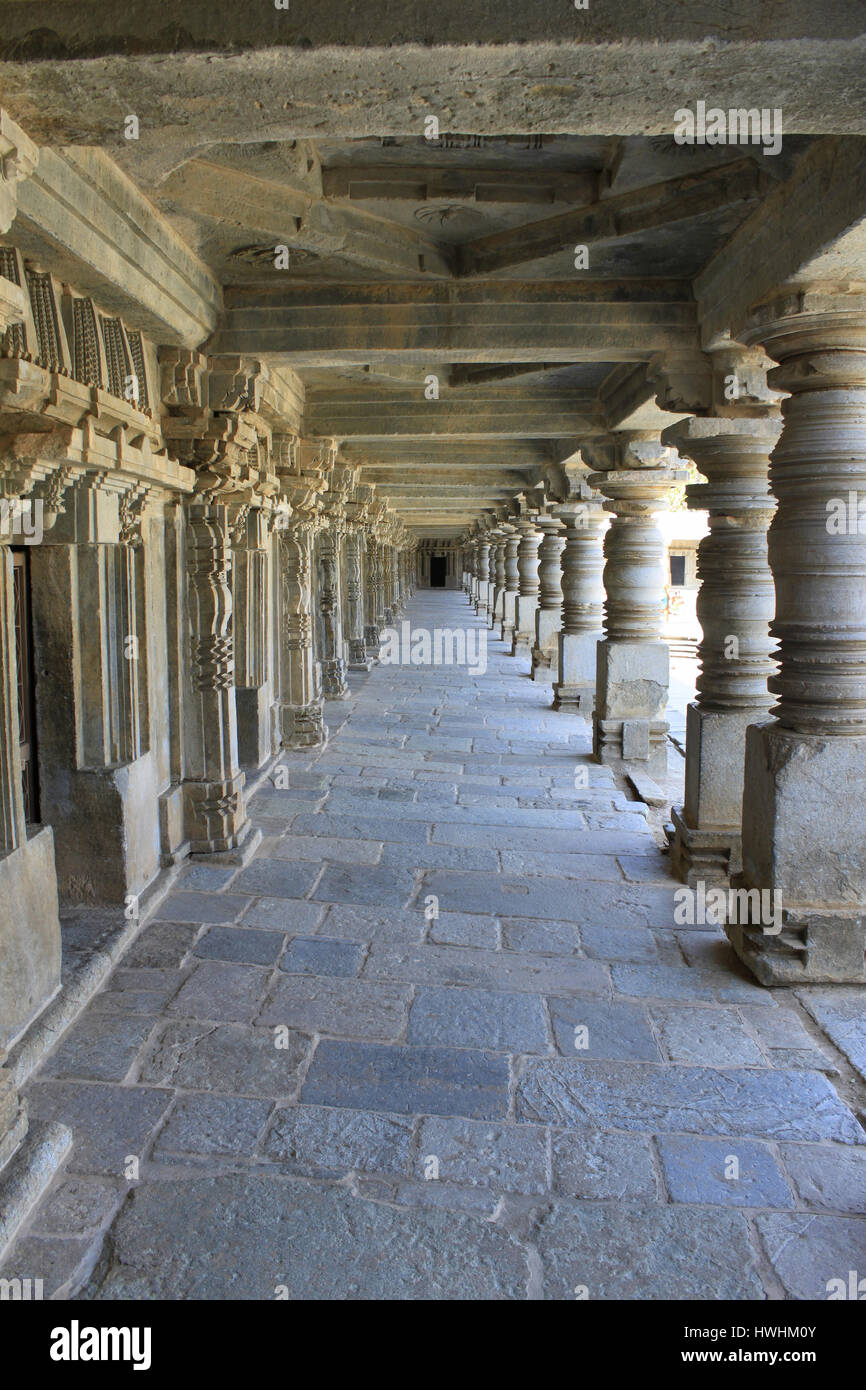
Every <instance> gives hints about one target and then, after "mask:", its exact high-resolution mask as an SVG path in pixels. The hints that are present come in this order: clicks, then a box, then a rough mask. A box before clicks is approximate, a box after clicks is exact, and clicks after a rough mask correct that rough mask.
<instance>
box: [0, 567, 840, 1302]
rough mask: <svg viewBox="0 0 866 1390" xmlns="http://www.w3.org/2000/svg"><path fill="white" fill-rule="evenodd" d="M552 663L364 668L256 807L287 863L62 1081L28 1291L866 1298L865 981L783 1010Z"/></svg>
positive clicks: (208, 928)
mask: <svg viewBox="0 0 866 1390" xmlns="http://www.w3.org/2000/svg"><path fill="white" fill-rule="evenodd" d="M412 615H413V619H414V621H415V622H416V623H417V622H421V623H425V622H426V623H430V624H434V625H435V624H437V623H441V624H442V625H444V626H450V627H452V628H454V627H460V626H472V627H478V626H481V625H482V624H481V621H480V620H479V619H477V618H476V617H475V615H474V614H473V613H472V610H471V608H470V607H469V606H468V605H467V604H466V602H465V599H464V598H463V597H462V596H461V595H455V594H449V593H443V594H437V595H428V596H419V597H418V598H417V599H416V600H415V601H414V604H413V609H412ZM527 668H528V663H526V662H522V663H521V662H520V661H517V662H515V661H514V660H513V659H512V658H511V657H510V655H508V654H507V652H506V649H505V648H504V646H503V645H502V644H501V643H500V642H498V641H497V640H496V638H495V636H494V635H493V634H491V635H490V640H489V643H488V670H487V673H486V674H485V675H484V676H483V677H481V676H478V677H469V676H468V674H467V673H466V671H464V670H461V669H459V668H441V669H440V668H433V667H430V668H427V669H426V670H421V669H419V668H408V667H407V668H401V667H391V666H379V667H376V668H374V670H373V671H372V672H371V673H370V675H369V676H366V677H364V676H362V677H355V676H354V675H353V677H352V681H351V686H352V698H351V699H350V700H349V701H347V702H345V704H340V705H339V706H334V705H327V706H326V711H325V713H326V720H327V723H328V725H329V727H330V731H331V737H330V742H329V745H328V747H327V749H326V750H325V751H324V752H323V751H321V750H305V751H304V752H299V753H289V754H286V756H285V757H284V759H283V760H282V768H281V769H280V779H282V778H285V777H286V775H287V778H288V785H287V787H285V788H280V787H278V786H277V785H275V782H276V781H278V780H280V779H278V778H277V776H276V773H275V772H274V773H272V774H271V777H270V780H268V781H266V782H265V784H264V786H263V787H262V789H261V790H260V791H259V793H258V794H257V795H256V796H255V797H254V798H253V799H252V802H251V807H250V809H251V815H252V817H253V819H254V820H255V822H256V823H257V824H259V825H261V826H262V827H263V829H264V831H265V838H264V839H263V841H262V843H261V844H260V845H259V847H258V850H257V853H256V855H255V856H254V858H253V860H252V861H251V862H250V863H249V864H247V865H245V866H241V867H233V866H229V865H219V866H213V865H207V864H201V863H196V864H194V865H188V866H186V867H185V868H184V869H182V870H181V872H180V874H179V875H178V876H177V879H176V881H175V883H174V884H173V887H172V891H171V892H170V893H169V895H168V896H167V898H166V899H165V900H164V901H163V902H162V904H161V906H160V909H159V918H158V919H157V920H154V921H152V922H149V923H148V924H147V925H146V926H145V927H144V928H143V930H142V931H141V933H140V935H139V936H138V938H137V939H136V941H135V942H134V943H133V945H132V946H131V947H130V949H129V950H128V952H127V954H126V956H125V958H124V959H123V960H122V961H121V963H120V965H119V966H118V968H116V969H115V971H114V974H113V975H112V977H111V978H110V979H109V980H108V981H107V983H106V986H105V988H104V989H103V990H101V991H100V993H99V994H98V995H97V996H96V997H95V998H94V999H93V1001H92V1002H91V1004H90V1006H89V1007H88V1009H87V1010H86V1011H85V1012H84V1014H83V1015H82V1016H81V1018H80V1019H79V1020H78V1021H77V1022H76V1023H75V1024H74V1025H73V1026H72V1027H71V1028H69V1029H68V1030H67V1032H66V1033H65V1034H64V1035H63V1036H62V1037H61V1038H58V1040H57V1045H56V1046H55V1048H54V1051H53V1052H52V1053H51V1054H50V1056H49V1058H48V1060H47V1061H46V1063H45V1065H44V1066H43V1068H42V1071H41V1072H40V1073H38V1074H37V1075H36V1076H35V1077H34V1078H33V1079H32V1080H31V1082H30V1084H29V1085H28V1086H27V1087H26V1094H27V1099H28V1103H29V1105H30V1109H31V1113H32V1115H33V1116H34V1118H35V1119H36V1120H37V1121H38V1120H40V1119H45V1120H48V1119H56V1120H59V1121H61V1122H64V1123H67V1124H69V1125H70V1126H71V1128H72V1130H73V1134H74V1141H75V1142H74V1147H73V1150H72V1155H71V1159H70V1163H69V1165H68V1168H67V1170H66V1171H65V1173H63V1174H62V1175H60V1177H59V1178H58V1180H57V1182H56V1183H55V1185H54V1188H53V1189H52V1190H51V1191H50V1192H49V1193H48V1194H47V1196H46V1198H45V1199H44V1200H43V1201H42V1202H41V1203H40V1204H39V1206H38V1207H37V1208H36V1210H35V1211H34V1213H33V1214H32V1217H31V1219H30V1221H29V1223H28V1225H27V1227H26V1229H25V1230H24V1232H23V1233H22V1236H21V1238H20V1239H19V1241H18V1243H17V1245H16V1246H15V1247H13V1250H12V1251H11V1252H10V1254H9V1256H8V1257H7V1259H6V1260H5V1262H4V1264H3V1266H2V1269H0V1273H2V1275H3V1276H5V1277H8V1276H9V1275H11V1274H14V1272H15V1270H16V1268H17V1269H18V1270H19V1272H20V1273H21V1274H22V1275H23V1274H30V1275H31V1276H32V1275H33V1274H34V1272H39V1273H41V1274H42V1275H43V1277H45V1279H46V1286H47V1288H48V1290H49V1294H50V1296H64V1297H65V1296H77V1297H82V1298H85V1299H93V1298H109V1299H124V1298H130V1297H143V1298H147V1299H151V1298H163V1297H165V1298H174V1299H177V1298H214V1299H226V1298H235V1297H237V1298H241V1299H248V1298H267V1299H269V1300H272V1299H274V1298H275V1297H277V1296H285V1295H287V1296H288V1297H291V1298H316V1299H337V1300H343V1299H345V1300H349V1299H374V1298H385V1299H402V1298H412V1299H416V1298H417V1299H420V1298H425V1299H427V1298H429V1299H446V1298H447V1299H473V1300H477V1299H488V1298H490V1299H497V1300H501V1299H505V1300H509V1301H510V1300H514V1299H521V1300H522V1299H525V1298H530V1299H539V1298H548V1299H567V1300H568V1301H569V1302H572V1301H574V1300H575V1298H576V1297H582V1293H581V1291H582V1290H585V1291H586V1295H587V1296H588V1297H589V1298H590V1299H599V1298H601V1299H619V1298H623V1299H630V1298H637V1299H662V1298H663V1299H672V1298H675V1299H680V1298H698V1299H707V1300H713V1301H714V1300H717V1299H720V1298H728V1297H730V1298H734V1299H743V1300H753V1299H763V1298H767V1297H769V1298H779V1297H787V1298H791V1299H802V1298H810V1297H821V1298H826V1297H828V1296H829V1294H828V1291H827V1285H828V1281H830V1280H832V1279H833V1278H834V1277H836V1276H837V1275H838V1276H839V1277H847V1275H848V1272H849V1271H850V1270H852V1269H860V1270H862V1271H864V1272H866V1169H864V1164H866V1129H864V1123H863V1120H864V1117H866V1087H864V1086H863V1084H862V1082H861V1077H863V1076H864V1075H866V1072H864V1068H866V1022H864V1020H866V1007H864V1003H863V998H864V991H860V990H855V989H852V990H835V989H820V990H815V989H811V990H802V991H795V992H786V991H782V990H774V991H768V990H765V989H763V988H762V987H761V986H759V985H758V984H757V983H756V982H755V981H754V980H753V979H752V977H751V976H750V975H748V973H747V972H745V971H744V970H743V968H742V967H741V965H740V964H739V963H738V962H737V960H736V958H735V957H734V955H733V953H732V952H731V949H730V947H729V945H728V943H727V941H726V939H725V938H724V936H723V935H722V934H721V933H720V932H719V931H718V929H717V928H715V927H711V926H710V927H705V928H693V929H692V928H682V927H675V924H674V921H673V912H672V905H673V888H674V885H673V884H672V882H671V880H670V878H669V877H668V875H669V862H668V859H667V857H666V856H665V855H664V854H663V853H662V852H661V850H660V847H659V845H658V844H657V843H656V838H655V832H654V831H653V828H652V825H651V824H650V823H649V821H648V819H647V816H646V814H645V812H646V808H645V807H643V806H642V804H640V803H637V802H634V801H631V800H630V799H629V797H628V796H627V795H626V794H625V792H624V791H623V790H622V787H621V785H620V783H622V779H621V778H620V779H619V780H618V779H617V778H616V777H615V776H614V772H613V770H612V769H611V768H610V767H600V766H598V765H596V764H594V763H593V762H592V761H591V757H590V752H591V750H590V742H591V739H590V731H589V729H588V726H587V725H586V724H585V723H584V721H583V720H581V719H579V718H578V717H577V716H572V715H568V714H565V713H557V712H554V711H552V710H551V709H550V707H549V706H550V701H551V692H550V687H549V686H545V685H542V684H539V683H535V682H532V681H529V680H527V679H526V671H527ZM577 767H580V768H586V769H587V771H588V780H589V785H588V786H587V787H582V786H580V787H576V786H575V784H574V775H575V769H576V768H577ZM623 785H624V784H623ZM80 915H81V914H79V916H80ZM94 920H96V918H94ZM93 930H94V928H93V927H88V926H87V924H86V923H83V924H82V923H81V922H79V921H78V919H75V920H73V919H71V918H70V920H69V923H68V927H66V926H65V927H64V932H65V933H66V937H67V939H66V943H65V945H66V948H67V954H70V953H71V954H72V955H74V954H75V951H76V950H78V949H79V947H82V948H83V946H84V945H86V943H87V941H88V940H89V937H88V931H89V932H90V936H92V935H93ZM858 1116H859V1117H860V1118H858ZM732 1161H735V1164H734V1166H733V1167H732ZM130 1164H131V1166H130ZM25 1265H27V1268H26V1269H25V1268H24V1266H25ZM36 1265H38V1266H39V1269H38V1271H36V1270H35V1268H31V1267H30V1266H36ZM278 1290H279V1291H281V1292H280V1293H278V1292H276V1291H278Z"/></svg>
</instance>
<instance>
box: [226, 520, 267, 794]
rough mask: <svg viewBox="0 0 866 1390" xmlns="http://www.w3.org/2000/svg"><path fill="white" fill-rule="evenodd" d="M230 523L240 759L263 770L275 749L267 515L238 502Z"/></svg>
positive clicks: (243, 765) (243, 764) (246, 765)
mask: <svg viewBox="0 0 866 1390" xmlns="http://www.w3.org/2000/svg"><path fill="white" fill-rule="evenodd" d="M229 526H230V532H231V539H232V609H233V612H232V622H233V627H234V654H235V703H236V709H237V722H238V758H239V760H240V764H241V766H242V767H247V768H258V767H261V766H262V764H263V763H264V762H266V761H267V759H268V758H269V757H270V756H271V753H272V751H273V750H272V744H271V718H270V705H271V692H270V689H269V685H268V618H269V614H270V602H271V595H270V586H269V574H268V547H269V545H270V536H269V530H268V518H267V515H266V514H265V513H264V512H263V511H262V510H261V509H260V508H253V509H251V508H249V507H248V506H246V505H245V504H243V505H241V506H239V507H238V506H233V507H231V508H230V511H229Z"/></svg>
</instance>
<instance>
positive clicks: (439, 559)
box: [430, 555, 448, 589]
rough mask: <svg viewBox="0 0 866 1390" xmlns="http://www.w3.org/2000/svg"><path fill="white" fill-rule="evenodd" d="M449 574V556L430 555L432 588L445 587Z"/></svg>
mask: <svg viewBox="0 0 866 1390" xmlns="http://www.w3.org/2000/svg"><path fill="white" fill-rule="evenodd" d="M447 575H448V557H447V556H446V555H431V556H430V588H431V589H444V588H445V580H446V578H447Z"/></svg>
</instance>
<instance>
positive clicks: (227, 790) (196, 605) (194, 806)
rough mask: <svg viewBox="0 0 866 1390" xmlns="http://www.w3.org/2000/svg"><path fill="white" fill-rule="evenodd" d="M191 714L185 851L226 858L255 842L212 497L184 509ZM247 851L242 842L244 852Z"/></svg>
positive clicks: (227, 559) (222, 518)
mask: <svg viewBox="0 0 866 1390" xmlns="http://www.w3.org/2000/svg"><path fill="white" fill-rule="evenodd" d="M187 547H188V549H187V555H188V568H189V581H190V582H189V599H190V629H191V639H192V668H191V673H190V676H191V684H192V699H191V704H190V708H191V713H192V717H191V718H190V719H188V720H187V721H186V723H185V743H186V753H187V763H186V773H185V776H184V782H183V797H184V809H185V817H184V819H185V824H186V833H187V838H188V840H189V843H190V851H191V853H193V854H208V855H215V854H221V855H230V856H231V858H232V862H234V860H235V859H236V857H237V855H236V851H239V850H240V849H241V847H242V846H244V845H245V844H247V842H248V841H252V839H253V837H254V839H255V841H257V840H259V839H261V834H260V833H259V832H256V831H254V830H253V826H252V823H251V822H250V820H249V818H248V816H247V811H246V799H245V796H244V780H245V779H244V774H243V772H242V771H241V769H240V764H239V760H238V735H237V712H236V705H235V689H234V683H235V656H234V633H233V628H232V590H231V569H232V550H231V535H230V530H229V516H228V508H227V506H226V505H225V504H223V503H221V502H218V501H215V500H209V499H206V500H197V501H193V502H190V504H189V506H188V508H187ZM250 848H251V846H250V845H247V849H248V850H249V849H250Z"/></svg>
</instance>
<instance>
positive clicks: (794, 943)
mask: <svg viewBox="0 0 866 1390" xmlns="http://www.w3.org/2000/svg"><path fill="white" fill-rule="evenodd" d="M741 337H742V338H743V340H744V341H746V342H757V343H760V344H761V345H762V346H763V347H764V349H765V350H766V352H767V353H768V354H769V355H770V356H771V357H772V358H774V359H775V360H776V361H778V362H779V363H780V364H781V365H780V366H779V367H778V368H776V369H775V370H774V371H772V372H770V374H769V377H768V380H769V382H770V385H771V386H773V387H777V388H778V389H780V390H783V391H789V392H790V393H791V395H790V397H789V399H788V400H786V401H785V402H784V404H783V405H782V417H783V428H782V434H781V437H780V439H779V442H778V444H777V445H776V447H775V449H774V450H773V454H772V457H771V463H770V488H771V490H772V492H773V493H774V495H775V496H776V498H777V499H778V510H777V511H776V513H775V516H774V517H773V521H772V524H771V526H770V531H769V538H768V540H769V545H768V549H769V559H770V568H771V570H772V572H773V579H774V581H775V587H776V616H775V618H774V620H773V622H772V624H771V627H770V631H771V634H772V636H773V637H774V638H775V639H776V640H777V641H778V643H779V649H778V656H779V671H778V674H777V675H774V676H772V677H771V678H770V680H769V682H768V684H769V688H770V690H771V692H772V693H773V694H774V695H775V696H776V697H777V701H776V704H775V706H774V707H773V710H772V713H773V714H774V715H775V719H771V720H768V721H767V722H765V723H761V724H753V725H751V726H750V727H749V729H748V730H747V733H746V765H745V777H744V791H743V841H742V846H743V873H742V880H741V882H742V886H743V887H744V888H746V889H747V890H760V893H761V894H762V895H768V899H772V902H773V904H774V905H780V906H781V912H780V913H778V914H777V916H776V918H775V919H774V920H772V907H771V906H770V902H769V900H768V901H767V904H766V906H764V905H763V904H762V913H761V916H760V917H759V916H758V914H757V913H756V912H755V911H754V907H753V910H752V913H751V921H750V922H744V921H743V917H744V916H745V915H746V914H744V913H738V921H737V922H734V921H733V920H730V921H729V925H728V927H727V933H728V936H729V938H730V940H731V943H732V945H733V947H734V949H735V951H736V952H737V954H738V955H739V956H740V957H741V958H742V959H743V960H744V961H745V963H746V964H747V965H748V966H749V968H750V969H751V970H752V971H753V973H754V974H755V975H756V976H757V977H758V979H759V980H761V981H762V983H764V984H772V985H797V984H804V983H821V982H840V983H842V982H845V983H852V984H853V983H862V982H864V981H866V960H864V953H866V815H864V804H866V500H864V499H866V296H855V295H853V294H846V293H845V292H844V291H842V290H840V289H839V287H838V286H823V285H813V286H811V285H810V286H803V287H800V288H797V289H792V290H787V291H780V292H779V293H778V295H777V296H776V297H774V298H771V299H768V300H767V301H766V302H765V304H764V305H763V306H762V307H761V309H760V310H759V311H758V312H757V313H755V315H754V317H753V319H752V322H751V323H750V325H749V327H748V331H747V332H745V333H743V334H741ZM774 895H778V896H777V897H774ZM754 896H757V895H755V894H753V898H754ZM732 915H733V914H729V917H732Z"/></svg>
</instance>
